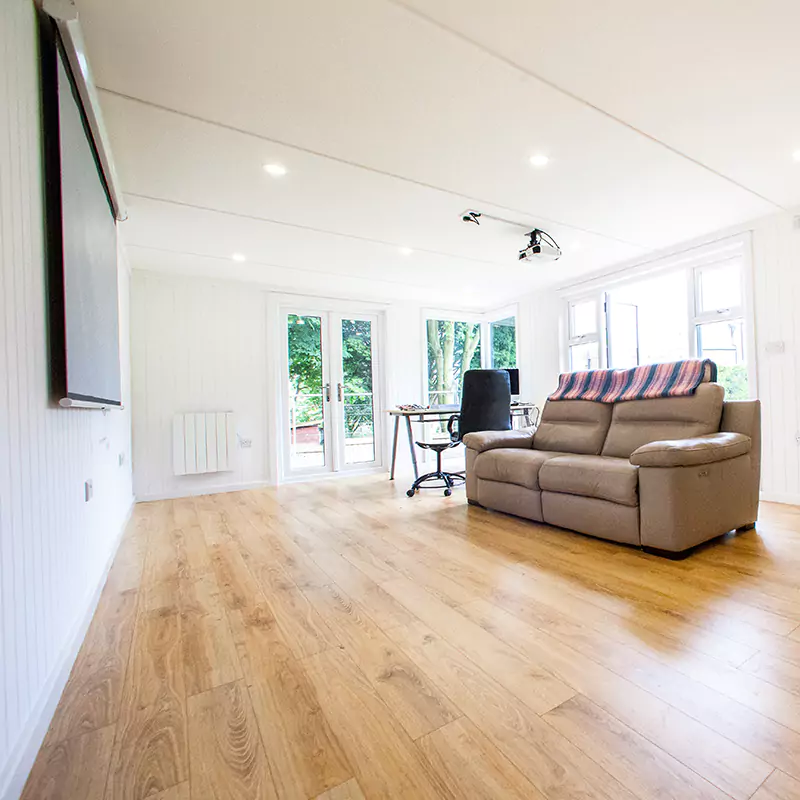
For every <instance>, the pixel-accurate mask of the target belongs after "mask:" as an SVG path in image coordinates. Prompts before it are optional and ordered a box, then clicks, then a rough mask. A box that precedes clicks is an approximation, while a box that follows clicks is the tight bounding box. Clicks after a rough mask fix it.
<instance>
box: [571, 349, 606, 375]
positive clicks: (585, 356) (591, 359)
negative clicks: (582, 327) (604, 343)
mask: <svg viewBox="0 0 800 800" xmlns="http://www.w3.org/2000/svg"><path fill="white" fill-rule="evenodd" d="M569 368H570V369H571V370H572V371H573V372H584V371H586V370H590V369H599V368H600V346H599V345H598V344H597V342H588V343H587V344H576V345H573V346H572V347H570V349H569Z"/></svg>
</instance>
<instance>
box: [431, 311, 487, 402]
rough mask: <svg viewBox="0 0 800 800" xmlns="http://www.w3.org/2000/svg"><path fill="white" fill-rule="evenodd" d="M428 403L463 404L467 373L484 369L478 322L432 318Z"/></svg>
mask: <svg viewBox="0 0 800 800" xmlns="http://www.w3.org/2000/svg"><path fill="white" fill-rule="evenodd" d="M427 329H428V402H429V403H430V404H431V405H457V404H459V403H460V402H461V388H462V386H463V385H464V373H465V372H466V371H467V370H469V369H480V367H481V326H480V323H478V322H456V321H454V320H448V319H429V320H428V324H427Z"/></svg>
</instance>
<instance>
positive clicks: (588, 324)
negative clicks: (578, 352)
mask: <svg viewBox="0 0 800 800" xmlns="http://www.w3.org/2000/svg"><path fill="white" fill-rule="evenodd" d="M596 332H597V303H596V302H595V301H594V300H583V301H582V302H580V303H572V305H571V306H570V333H569V335H570V337H572V338H574V337H575V336H585V335H586V334H587V333H596Z"/></svg>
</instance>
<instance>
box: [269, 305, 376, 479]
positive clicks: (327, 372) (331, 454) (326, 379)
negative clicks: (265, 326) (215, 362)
mask: <svg viewBox="0 0 800 800" xmlns="http://www.w3.org/2000/svg"><path fill="white" fill-rule="evenodd" d="M290 314H296V315H298V316H314V317H319V318H320V332H321V334H320V335H321V346H322V386H323V395H324V399H323V452H324V455H325V465H324V466H312V467H299V468H298V467H294V468H293V467H292V464H291V448H290V445H291V442H290V439H289V433H288V431H289V413H290V406H291V404H290V402H289V363H288V352H289V331H288V325H287V320H288V317H289V315H290ZM278 319H279V324H280V326H281V328H282V331H281V339H280V341H281V354H280V380H281V389H280V392H279V394H280V410H279V431H280V446H279V450H280V469H281V479H282V480H283V481H294V480H304V479H307V478H312V477H324V476H330V475H334V474H342V473H353V472H374V471H376V470H380V469H382V466H383V460H384V449H385V448H384V441H383V438H384V437H383V409H382V407H381V397H382V390H383V376H382V374H381V369H380V367H381V358H380V355H379V354H380V352H381V349H380V348H381V328H382V325H381V319H380V316H379V314H378V313H374V312H362V311H358V310H353V311H352V313H349V312H348V310H347V309H346V308H345V310H342V307H341V306H339V304H337V305H336V307H335V308H331V307H330V306H328V305H322V304H320V305H315V304H309V303H304V302H302V301H301V302H298V303H283V304H281V306H280V307H279V315H278ZM347 319H354V320H367V321H369V322H370V324H371V329H372V330H371V356H372V408H373V415H372V416H373V452H374V460H372V461H369V462H366V463H355V464H347V463H346V460H345V441H344V404H343V398H342V396H341V394H340V391H339V387H340V386H342V387H343V384H344V375H343V363H342V337H341V324H342V320H347Z"/></svg>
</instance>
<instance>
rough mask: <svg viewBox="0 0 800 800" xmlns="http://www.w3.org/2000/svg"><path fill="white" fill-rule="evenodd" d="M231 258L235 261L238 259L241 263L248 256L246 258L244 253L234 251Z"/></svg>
mask: <svg viewBox="0 0 800 800" xmlns="http://www.w3.org/2000/svg"><path fill="white" fill-rule="evenodd" d="M231 258H232V259H233V260H234V261H238V262H239V263H240V264H241V263H242V261H247V258H245V256H244V255H242V253H234V254H233V255H232V256H231Z"/></svg>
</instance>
